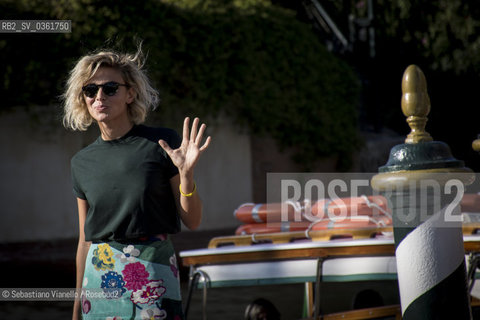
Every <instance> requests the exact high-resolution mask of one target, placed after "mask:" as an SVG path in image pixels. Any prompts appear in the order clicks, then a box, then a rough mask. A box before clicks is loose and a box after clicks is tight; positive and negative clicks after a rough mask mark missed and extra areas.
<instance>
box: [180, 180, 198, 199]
mask: <svg viewBox="0 0 480 320" xmlns="http://www.w3.org/2000/svg"><path fill="white" fill-rule="evenodd" d="M178 190H180V194H181V195H182V196H184V197H191V196H193V194H194V193H195V191H196V190H197V185H196V184H195V182H194V183H193V191H192V192H190V193H184V192H183V191H182V184H181V183H180V184H179V185H178Z"/></svg>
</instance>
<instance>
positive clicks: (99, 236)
mask: <svg viewBox="0 0 480 320" xmlns="http://www.w3.org/2000/svg"><path fill="white" fill-rule="evenodd" d="M159 139H163V140H165V141H166V142H167V143H168V144H169V145H170V147H171V148H173V149H175V148H178V146H179V145H180V143H181V141H180V137H179V136H178V134H177V133H176V132H175V131H173V130H171V129H166V128H150V127H146V126H144V125H136V126H134V127H133V128H132V129H131V130H130V131H129V132H128V133H127V134H126V135H125V136H123V137H122V138H120V139H117V140H111V141H104V140H103V139H102V138H101V137H98V139H97V140H96V141H95V142H93V143H92V144H91V145H89V146H87V147H85V148H84V149H82V150H80V151H79V152H78V153H77V154H76V155H75V156H74V157H73V158H72V161H71V169H72V180H73V190H74V194H75V195H76V196H77V197H78V198H80V199H84V200H87V202H88V204H89V210H88V213H87V218H86V221H85V239H86V240H87V241H92V240H94V241H95V240H122V239H131V238H138V237H144V236H150V235H155V234H159V233H176V232H178V231H180V219H179V216H178V214H177V208H176V204H175V199H174V196H173V192H172V188H171V186H170V178H172V177H173V176H175V175H176V174H178V170H177V168H176V167H175V166H174V165H173V163H172V161H171V159H170V157H169V156H168V155H167V154H166V152H165V151H164V150H163V149H162V147H160V145H159V144H158V140H159Z"/></svg>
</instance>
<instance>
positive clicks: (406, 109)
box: [402, 65, 433, 143]
mask: <svg viewBox="0 0 480 320" xmlns="http://www.w3.org/2000/svg"><path fill="white" fill-rule="evenodd" d="M402 92H403V95H402V111H403V114H404V115H405V116H406V117H407V123H408V125H409V126H410V129H411V130H412V131H411V132H410V133H409V134H408V136H407V138H406V139H405V143H419V142H426V141H432V140H433V139H432V137H431V136H430V134H429V133H428V132H426V131H425V125H426V124H427V120H428V119H427V115H428V114H429V113H430V98H429V97H428V92H427V81H426V80H425V75H424V74H423V72H422V70H420V68H419V67H417V66H416V65H410V66H409V67H408V68H407V69H406V70H405V72H404V74H403V79H402Z"/></svg>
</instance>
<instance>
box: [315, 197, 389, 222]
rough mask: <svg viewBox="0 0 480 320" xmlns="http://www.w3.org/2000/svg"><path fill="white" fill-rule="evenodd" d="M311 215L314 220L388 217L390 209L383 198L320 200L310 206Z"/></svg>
mask: <svg viewBox="0 0 480 320" xmlns="http://www.w3.org/2000/svg"><path fill="white" fill-rule="evenodd" d="M311 215H312V216H313V218H314V219H325V218H332V217H350V216H352V217H354V216H378V215H388V216H390V209H389V208H388V202H387V199H386V198H385V197H384V196H368V197H367V196H362V197H352V198H337V199H322V200H318V201H317V202H315V203H314V204H312V207H311ZM309 220H311V219H309Z"/></svg>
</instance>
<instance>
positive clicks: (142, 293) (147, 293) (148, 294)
mask: <svg viewBox="0 0 480 320" xmlns="http://www.w3.org/2000/svg"><path fill="white" fill-rule="evenodd" d="M162 284H163V281H162V280H152V281H150V282H149V283H148V284H147V285H146V286H144V287H143V288H142V289H141V290H136V291H134V292H133V293H132V296H131V297H130V300H132V302H133V303H135V304H145V303H148V304H153V303H155V302H156V301H157V300H158V299H160V297H161V296H163V295H164V294H165V292H166V291H167V289H166V288H165V287H164V286H162Z"/></svg>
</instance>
